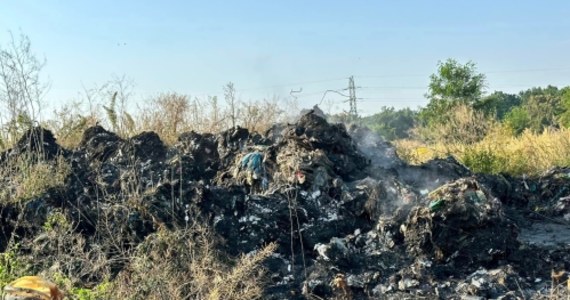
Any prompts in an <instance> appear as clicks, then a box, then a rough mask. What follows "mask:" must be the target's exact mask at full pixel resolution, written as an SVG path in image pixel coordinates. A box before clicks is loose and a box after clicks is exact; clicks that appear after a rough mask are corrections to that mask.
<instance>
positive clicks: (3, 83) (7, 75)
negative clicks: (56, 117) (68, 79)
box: [0, 32, 47, 137]
mask: <svg viewBox="0 0 570 300" xmlns="http://www.w3.org/2000/svg"><path fill="white" fill-rule="evenodd" d="M44 66H45V60H44V61H40V60H38V59H37V58H36V56H35V55H34V53H33V52H32V50H31V42H30V39H29V38H28V37H27V36H25V35H23V34H20V36H18V37H14V35H13V34H12V33H11V32H10V39H9V41H8V43H6V44H4V45H2V44H0V103H1V104H3V106H4V107H3V112H4V113H7V118H6V119H4V120H3V121H4V123H5V124H3V125H6V123H8V127H9V128H8V129H9V134H10V137H13V136H14V135H19V133H18V132H19V131H21V130H25V129H27V128H28V127H30V126H32V123H33V121H39V118H40V108H41V99H42V96H43V94H44V92H45V91H46V90H47V85H44V84H42V83H41V81H40V71H41V70H42V69H43V67H44ZM2 117H3V118H4V116H2Z"/></svg>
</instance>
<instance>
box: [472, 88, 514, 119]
mask: <svg viewBox="0 0 570 300" xmlns="http://www.w3.org/2000/svg"><path fill="white" fill-rule="evenodd" d="M521 103H522V99H521V97H520V96H518V95H514V94H507V93H503V92H501V91H495V92H493V93H492V94H491V95H489V96H487V97H484V98H483V99H481V100H479V101H477V102H476V103H474V104H473V108H475V109H476V110H478V111H481V112H483V113H484V114H485V115H487V116H492V117H494V118H495V119H497V120H499V121H501V120H503V119H504V118H505V116H506V115H507V113H508V112H509V111H511V109H513V108H514V107H516V106H519V105H521Z"/></svg>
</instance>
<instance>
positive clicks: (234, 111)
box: [224, 82, 239, 128]
mask: <svg viewBox="0 0 570 300" xmlns="http://www.w3.org/2000/svg"><path fill="white" fill-rule="evenodd" d="M224 98H225V99H226V104H227V105H228V115H229V117H230V120H231V122H232V128H235V127H236V125H237V124H236V120H237V117H238V113H239V111H238V110H239V109H238V103H237V100H236V89H235V87H234V84H233V82H228V83H227V84H226V85H225V86H224Z"/></svg>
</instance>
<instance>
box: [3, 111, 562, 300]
mask: <svg viewBox="0 0 570 300" xmlns="http://www.w3.org/2000/svg"><path fill="white" fill-rule="evenodd" d="M39 135H41V136H42V137H41V138H42V142H41V143H33V140H34V138H37V139H39V138H40V137H39ZM26 141H32V142H26ZM37 148H41V149H39V150H41V151H37V150H38V149H37ZM33 153H42V155H37V157H35V158H34V159H35V160H37V161H47V162H49V161H53V160H55V159H56V157H58V156H61V157H63V159H64V160H65V161H66V162H67V163H68V164H69V166H70V172H69V175H68V176H67V178H66V179H65V184H64V185H62V186H58V187H54V188H50V189H47V190H46V191H45V192H43V193H41V194H38V195H33V196H32V197H31V198H30V199H27V200H26V202H25V205H21V203H16V202H6V203H2V204H1V205H2V207H0V214H1V218H0V226H1V228H2V237H1V238H0V251H1V252H4V251H5V250H6V249H7V247H8V241H10V240H11V239H14V238H17V239H18V240H19V245H20V248H21V249H26V252H27V253H30V254H35V255H40V254H41V257H43V258H44V259H42V260H41V261H39V262H38V263H37V265H35V268H36V269H37V270H38V271H41V270H44V269H46V270H47V269H50V268H51V267H53V264H54V263H56V262H55V260H54V259H50V257H52V256H54V255H56V253H57V251H58V248H57V247H53V246H49V242H46V241H45V238H43V237H42V234H43V231H42V226H43V224H45V223H46V221H48V220H50V219H51V218H52V216H53V215H54V214H55V213H59V214H63V215H65V216H66V218H67V219H69V220H71V223H72V226H70V227H69V230H70V231H72V232H73V233H74V234H76V235H77V236H78V240H81V242H82V243H83V244H82V247H84V248H85V249H95V248H97V249H99V250H101V251H102V252H103V253H104V256H105V257H107V258H110V259H113V258H116V261H117V263H116V264H114V265H112V266H111V267H110V270H111V271H110V273H111V274H113V275H117V274H120V273H121V272H124V270H125V268H126V266H127V264H126V263H125V262H122V261H121V260H120V258H119V257H115V256H116V255H118V252H117V251H116V249H114V248H113V247H112V246H105V245H121V247H125V248H128V249H139V248H140V247H142V246H141V245H144V244H145V240H147V239H148V237H150V236H152V235H153V234H155V233H156V232H157V231H159V230H163V229H164V228H166V230H172V231H175V230H178V228H184V227H186V226H189V223H192V222H200V223H202V224H205V225H206V226H209V227H210V228H212V230H213V232H214V233H215V234H216V235H217V236H218V237H219V238H220V239H221V240H223V243H220V244H219V246H218V247H219V249H218V250H219V251H222V252H223V253H225V254H226V255H228V256H234V257H235V256H239V255H249V254H251V253H255V252H256V251H258V250H259V249H260V248H262V247H263V246H264V245H267V244H268V243H271V242H275V243H277V250H276V251H275V252H274V253H273V254H272V255H271V256H270V257H269V258H268V259H266V260H265V261H264V262H263V266H264V268H265V270H266V272H267V278H268V279H267V282H265V283H264V286H265V287H264V296H263V299H355V300H356V299H531V298H536V299H540V297H544V296H547V295H549V293H550V291H551V289H552V287H553V286H558V285H560V286H562V285H564V288H562V287H560V288H559V290H560V291H561V292H562V293H567V291H564V289H565V283H566V281H565V280H567V275H565V274H566V273H565V272H566V270H570V251H569V250H570V226H569V224H570V201H569V200H568V199H570V169H554V170H551V171H549V172H547V173H545V174H543V176H538V177H535V178H515V177H508V176H502V175H483V174H475V173H473V172H471V171H470V170H469V169H467V168H466V167H465V166H463V165H461V164H460V163H459V162H457V161H456V160H455V159H453V158H447V159H437V160H433V161H430V162H427V163H425V164H423V165H419V166H412V165H408V164H407V163H405V162H404V161H402V160H401V159H399V158H398V156H397V154H396V151H395V149H394V147H393V146H392V145H391V144H390V143H388V142H386V141H384V140H382V138H380V137H378V136H374V135H373V134H372V133H371V132H370V131H368V130H367V129H364V128H359V127H357V126H353V127H351V128H346V127H345V125H342V124H330V123H328V122H327V120H326V119H324V118H323V117H322V116H319V115H317V114H314V113H311V112H309V113H307V114H305V115H303V116H302V117H301V118H300V119H299V120H298V121H297V122H296V123H294V124H285V125H282V126H275V127H273V128H272V129H270V130H269V131H268V132H266V133H263V134H260V133H254V132H249V131H248V130H246V129H243V128H239V127H236V128H232V129H229V130H227V131H224V132H221V133H217V134H215V133H212V134H210V133H196V132H187V133H183V134H181V135H180V137H179V139H178V142H177V143H176V144H174V145H171V146H167V145H165V144H164V143H163V142H162V141H161V140H160V138H159V136H158V135H156V134H155V133H152V132H145V133H141V134H139V135H137V136H134V137H131V138H128V139H124V138H121V137H119V136H117V135H116V134H114V133H112V132H109V131H107V130H105V129H104V128H102V127H100V126H97V127H93V128H90V129H88V130H87V131H85V133H84V136H83V139H82V141H81V143H80V145H79V146H78V147H77V148H76V149H63V148H62V147H60V146H59V145H58V144H57V142H56V139H55V138H54V137H53V135H52V134H51V133H50V132H49V131H46V130H44V129H41V128H36V129H34V130H32V131H30V132H29V133H27V135H26V136H24V137H23V138H22V142H21V143H17V144H16V145H15V146H14V148H13V149H10V150H8V151H6V152H5V153H2V155H1V156H0V157H1V160H2V163H3V164H6V163H7V162H8V161H9V160H14V159H16V158H17V157H19V156H24V155H31V154H33ZM0 180H1V181H2V183H1V184H2V186H3V187H2V191H3V193H12V192H13V191H14V190H15V189H17V187H16V186H12V185H13V182H14V180H13V179H12V178H9V177H3V178H1V179H0ZM23 220H26V221H27V222H22V221H23ZM109 222H112V223H113V224H115V225H114V226H112V227H105V224H108V223H109ZM22 224H26V225H25V226H23V225H22ZM101 232H104V234H101ZM68 242H72V241H68ZM137 247H139V248H137ZM555 271H556V272H557V273H553V272H555ZM70 272H72V269H70ZM553 274H556V275H560V276H558V277H557V276H554V275H553ZM82 276H83V277H82V278H83V279H84V280H85V281H87V282H91V283H97V282H98V281H102V280H103V279H104V278H103V277H102V275H101V276H100V275H99V274H97V273H96V272H95V273H92V274H82Z"/></svg>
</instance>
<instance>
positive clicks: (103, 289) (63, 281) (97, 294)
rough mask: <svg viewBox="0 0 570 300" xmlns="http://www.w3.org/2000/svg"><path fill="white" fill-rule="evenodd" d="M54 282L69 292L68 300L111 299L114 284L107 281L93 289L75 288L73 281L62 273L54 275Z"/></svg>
mask: <svg viewBox="0 0 570 300" xmlns="http://www.w3.org/2000/svg"><path fill="white" fill-rule="evenodd" d="M52 277H53V282H54V283H55V284H56V285H57V286H59V287H64V288H65V289H66V290H68V291H69V292H68V294H69V296H68V299H74V300H105V299H111V291H112V283H111V282H110V281H109V280H108V279H105V280H103V281H102V282H101V283H99V284H98V285H96V286H94V287H93V288H85V287H76V286H73V283H72V280H71V279H70V278H68V277H67V276H65V275H63V274H62V273H59V272H58V273H55V274H53V276H52Z"/></svg>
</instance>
